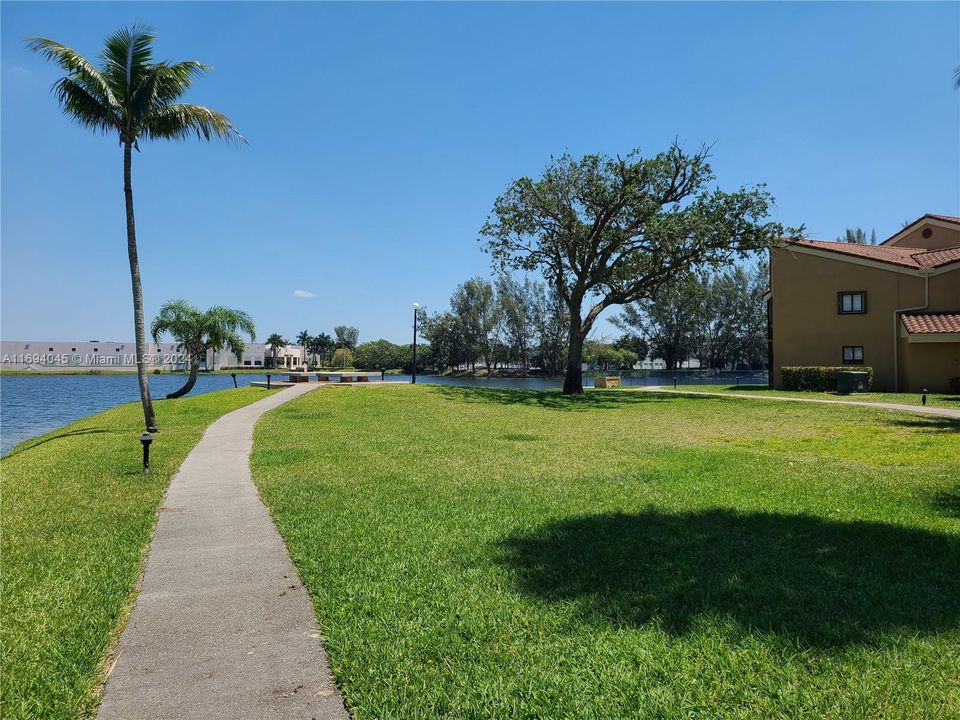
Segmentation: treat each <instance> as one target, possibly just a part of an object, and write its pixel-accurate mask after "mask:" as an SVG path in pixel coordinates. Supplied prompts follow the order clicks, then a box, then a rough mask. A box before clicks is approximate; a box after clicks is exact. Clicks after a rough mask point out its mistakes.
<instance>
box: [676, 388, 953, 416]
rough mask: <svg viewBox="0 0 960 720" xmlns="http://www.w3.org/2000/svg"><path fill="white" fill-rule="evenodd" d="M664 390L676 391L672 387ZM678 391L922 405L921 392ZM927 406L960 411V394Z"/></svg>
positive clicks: (936, 397) (931, 397) (933, 396)
mask: <svg viewBox="0 0 960 720" xmlns="http://www.w3.org/2000/svg"><path fill="white" fill-rule="evenodd" d="M663 387H665V388H667V389H668V390H672V389H673V386H672V385H664V386H663ZM677 390H687V391H689V392H735V393H743V394H749V395H757V396H762V395H775V396H778V397H797V398H808V399H811V400H813V399H816V400H847V401H854V402H878V403H897V404H898V405H917V406H918V407H919V406H920V405H921V402H920V393H894V392H872V393H851V394H849V395H838V394H837V393H836V392H816V391H813V390H771V389H770V388H768V387H767V386H766V385H677ZM927 405H930V406H931V407H941V408H952V409H954V410H960V395H946V394H942V393H928V394H927Z"/></svg>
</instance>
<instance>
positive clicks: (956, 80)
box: [953, 65, 960, 90]
mask: <svg viewBox="0 0 960 720" xmlns="http://www.w3.org/2000/svg"><path fill="white" fill-rule="evenodd" d="M953 89H954V90H960V65H957V66H956V67H955V68H954V69H953Z"/></svg>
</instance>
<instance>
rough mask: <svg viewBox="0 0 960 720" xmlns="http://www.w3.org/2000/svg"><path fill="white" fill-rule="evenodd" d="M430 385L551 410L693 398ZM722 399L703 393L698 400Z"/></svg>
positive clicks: (464, 397)
mask: <svg viewBox="0 0 960 720" xmlns="http://www.w3.org/2000/svg"><path fill="white" fill-rule="evenodd" d="M431 388H432V389H433V390H434V391H435V392H437V393H438V394H440V395H441V396H443V397H444V398H446V399H447V400H456V401H458V402H467V403H488V404H494V405H528V406H531V407H536V406H539V407H544V408H549V409H551V410H570V411H575V410H602V409H606V410H612V409H616V408H626V407H631V406H636V405H651V404H663V403H669V402H679V401H682V400H686V401H687V402H689V401H690V397H687V398H684V397H683V396H682V395H674V394H671V393H656V392H644V391H642V390H630V389H628V388H621V389H618V390H588V391H587V392H585V393H583V395H564V394H563V393H562V392H560V391H559V390H519V389H513V388H478V387H457V386H454V385H432V386H431ZM714 399H720V398H717V397H714V396H710V395H702V396H699V397H698V398H697V400H714Z"/></svg>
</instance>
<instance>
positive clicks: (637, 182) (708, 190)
mask: <svg viewBox="0 0 960 720" xmlns="http://www.w3.org/2000/svg"><path fill="white" fill-rule="evenodd" d="M708 157H709V149H708V148H705V147H704V148H701V149H700V150H698V151H697V152H694V153H688V152H686V151H684V150H683V149H682V148H681V147H680V146H679V145H677V144H674V145H672V146H671V147H670V148H669V149H668V150H666V151H664V152H661V153H658V154H657V155H654V156H652V157H644V156H643V155H641V153H640V151H639V150H634V151H632V152H630V153H629V154H627V155H626V156H625V157H623V158H621V157H615V158H611V157H607V156H604V155H599V154H597V155H585V156H584V157H583V158H581V159H579V160H577V159H574V158H573V157H571V156H570V155H566V154H565V155H562V156H560V157H557V158H552V159H551V161H550V162H549V163H548V165H547V167H546V169H545V170H544V172H543V175H542V176H541V177H540V179H538V180H532V179H530V178H520V179H519V180H516V181H515V182H513V183H512V184H511V185H510V186H509V187H508V188H507V190H506V192H504V193H503V194H502V195H501V196H500V197H498V198H497V200H496V201H495V203H494V206H493V211H492V213H491V215H490V217H489V218H488V220H487V222H486V223H485V224H484V226H483V228H482V230H481V240H482V241H483V242H484V243H485V245H484V247H485V249H486V250H487V251H488V252H489V253H490V254H491V255H492V258H493V261H494V263H495V264H497V265H499V266H501V267H504V268H513V269H522V270H527V271H530V270H537V271H540V272H542V273H543V274H544V276H545V278H546V280H547V282H548V283H549V284H550V285H551V286H552V287H555V288H556V289H557V292H558V293H559V294H560V295H561V297H562V298H563V300H564V302H565V304H566V305H567V307H568V309H569V312H570V332H569V336H568V343H569V345H568V353H567V368H566V378H565V381H564V392H567V393H579V392H583V385H582V378H581V374H580V372H581V371H580V365H581V359H582V353H583V343H584V340H586V338H587V335H588V334H589V333H590V330H591V329H592V328H593V325H594V323H595V322H596V320H597V318H598V317H599V316H600V314H601V313H602V312H603V311H604V310H605V309H607V308H608V307H611V306H614V305H622V304H625V303H630V302H634V301H637V300H641V299H643V298H649V297H651V296H652V295H653V293H654V292H655V291H656V290H657V288H659V287H661V286H663V285H665V284H668V283H670V282H672V281H675V280H676V278H677V277H679V276H680V275H682V274H684V273H687V272H689V271H690V270H692V269H695V268H702V267H709V266H719V265H722V264H724V263H727V262H729V261H730V260H731V259H732V258H734V257H736V256H743V255H745V254H747V253H750V252H752V251H755V250H760V249H764V248H767V247H769V246H771V245H773V244H775V243H777V242H778V241H779V239H780V238H781V237H782V236H783V235H784V228H783V227H782V226H781V225H780V224H779V223H776V222H773V221H771V220H770V219H769V213H770V210H771V207H772V204H773V198H772V197H771V195H770V194H769V193H768V192H767V191H766V189H765V187H764V186H763V185H758V186H754V187H741V188H739V189H738V190H736V191H734V192H724V191H722V190H719V189H717V188H713V187H712V182H713V180H714V175H713V172H712V170H711V168H710V165H709V163H708V162H707V160H708Z"/></svg>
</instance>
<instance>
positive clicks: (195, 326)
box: [150, 300, 257, 398]
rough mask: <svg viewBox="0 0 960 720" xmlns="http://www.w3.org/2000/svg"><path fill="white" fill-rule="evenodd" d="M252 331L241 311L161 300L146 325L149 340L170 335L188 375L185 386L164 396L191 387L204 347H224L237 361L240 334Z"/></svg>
mask: <svg viewBox="0 0 960 720" xmlns="http://www.w3.org/2000/svg"><path fill="white" fill-rule="evenodd" d="M256 332H257V331H256V327H255V326H254V323H253V318H251V317H250V316H249V315H248V314H247V313H245V312H244V311H243V310H235V309H233V308H228V307H223V306H220V305H216V306H214V307H212V308H209V309H208V310H200V308H198V307H196V306H195V305H193V304H192V303H190V302H187V301H186V300H172V301H170V302H167V303H164V305H163V306H162V307H161V308H160V312H159V313H158V314H157V317H156V318H154V320H153V323H151V325H150V334H151V335H152V336H153V341H154V342H160V337H161V336H162V335H164V334H167V335H170V336H172V337H173V339H174V340H176V342H177V344H178V345H179V346H180V348H181V350H182V351H183V352H184V353H185V354H186V356H187V359H188V361H189V363H190V378H189V379H188V380H187V383H186V385H184V386H183V387H182V388H180V389H179V390H177V391H176V392H173V393H170V394H169V395H167V397H168V398H176V397H180V396H181V395H186V394H187V393H188V392H190V390H192V389H193V386H194V383H196V380H197V371H198V369H199V365H200V360H201V358H204V357H206V354H207V351H208V350H213V351H214V352H218V351H220V350H223V349H224V348H226V349H228V350H229V351H230V352H231V353H232V354H233V355H234V356H235V357H236V358H237V359H238V360H239V359H240V358H241V357H243V350H244V347H245V343H244V340H243V335H248V336H249V337H250V339H251V340H255V339H256Z"/></svg>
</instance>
